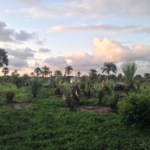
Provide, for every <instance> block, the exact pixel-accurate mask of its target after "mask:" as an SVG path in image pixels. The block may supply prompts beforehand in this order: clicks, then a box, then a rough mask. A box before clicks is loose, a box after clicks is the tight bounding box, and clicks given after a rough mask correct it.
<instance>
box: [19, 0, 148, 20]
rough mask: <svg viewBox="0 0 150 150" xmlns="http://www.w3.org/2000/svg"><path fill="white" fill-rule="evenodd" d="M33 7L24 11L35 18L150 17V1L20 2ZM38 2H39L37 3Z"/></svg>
mask: <svg viewBox="0 0 150 150" xmlns="http://www.w3.org/2000/svg"><path fill="white" fill-rule="evenodd" d="M19 1H20V2H22V3H26V4H28V5H29V6H31V7H30V8H29V9H26V10H24V11H25V12H27V13H30V14H31V16H32V17H33V18H36V17H53V16H59V17H62V16H67V17H72V16H77V17H83V18H86V19H89V18H101V17H102V18H106V17H111V18H112V17H116V16H117V17H118V16H119V17H122V16H124V17H139V18H143V17H150V9H149V6H150V1H149V0H144V1H141V0H113V1H112V0H105V1H104V0H81V1H73V2H63V3H62V2H61V3H50V5H49V6H44V5H42V4H41V5H37V3H36V1H35V0H32V1H29V0H18V2H19ZM37 2H38V1H37ZM35 3H36V4H35Z"/></svg>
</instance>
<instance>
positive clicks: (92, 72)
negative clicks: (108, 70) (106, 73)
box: [89, 69, 97, 79]
mask: <svg viewBox="0 0 150 150" xmlns="http://www.w3.org/2000/svg"><path fill="white" fill-rule="evenodd" d="M89 74H90V76H91V79H96V76H97V71H96V70H95V69H90V72H89Z"/></svg>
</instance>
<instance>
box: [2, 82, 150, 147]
mask: <svg viewBox="0 0 150 150" xmlns="http://www.w3.org/2000/svg"><path fill="white" fill-rule="evenodd" d="M97 86H98V89H99V90H100V89H101V84H98V85H97ZM143 89H144V86H141V90H143ZM147 89H148V90H149V89H150V86H147ZM53 90H54V89H49V88H41V90H40V92H41V93H42V92H45V93H50V94H51V97H49V98H47V99H40V98H29V97H28V96H27V93H26V90H25V88H20V89H17V88H16V86H15V85H13V84H11V83H6V84H5V85H1V84H0V150H34V149H39V150H146V149H147V150H149V149H150V130H148V129H146V130H143V131H141V130H133V129H130V128H128V129H126V128H123V127H121V126H120V120H119V115H118V114H105V113H103V114H102V113H94V112H93V113H92V112H90V113H89V112H84V111H80V110H77V111H73V112H71V111H69V110H66V109H61V108H60V107H64V106H65V103H64V101H63V99H62V98H60V97H55V96H54V93H53ZM8 91H12V92H14V93H15V94H16V95H15V97H14V102H13V104H18V103H19V104H24V103H36V106H35V107H33V108H32V107H23V108H20V109H14V108H11V107H3V106H4V105H8V104H7V103H6V102H5V95H4V94H5V93H6V92H8ZM123 94H124V93H122V95H123ZM111 97H112V96H111V94H107V95H105V97H104V101H105V100H106V99H108V101H107V102H105V105H106V106H109V104H110V101H111ZM121 101H123V99H119V102H121ZM97 103H98V99H89V100H82V99H81V100H80V105H91V106H96V105H97Z"/></svg>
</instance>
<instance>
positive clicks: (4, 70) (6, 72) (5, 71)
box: [2, 67, 9, 76]
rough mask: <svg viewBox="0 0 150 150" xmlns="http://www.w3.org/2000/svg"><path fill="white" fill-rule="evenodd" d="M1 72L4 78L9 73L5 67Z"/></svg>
mask: <svg viewBox="0 0 150 150" xmlns="http://www.w3.org/2000/svg"><path fill="white" fill-rule="evenodd" d="M2 72H3V73H4V76H6V74H8V73H9V69H8V68H7V67H4V68H3V70H2Z"/></svg>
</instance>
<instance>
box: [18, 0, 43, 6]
mask: <svg viewBox="0 0 150 150" xmlns="http://www.w3.org/2000/svg"><path fill="white" fill-rule="evenodd" d="M16 1H17V2H18V3H23V4H26V5H29V6H33V5H36V4H38V3H39V2H40V1H41V0H16Z"/></svg>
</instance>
